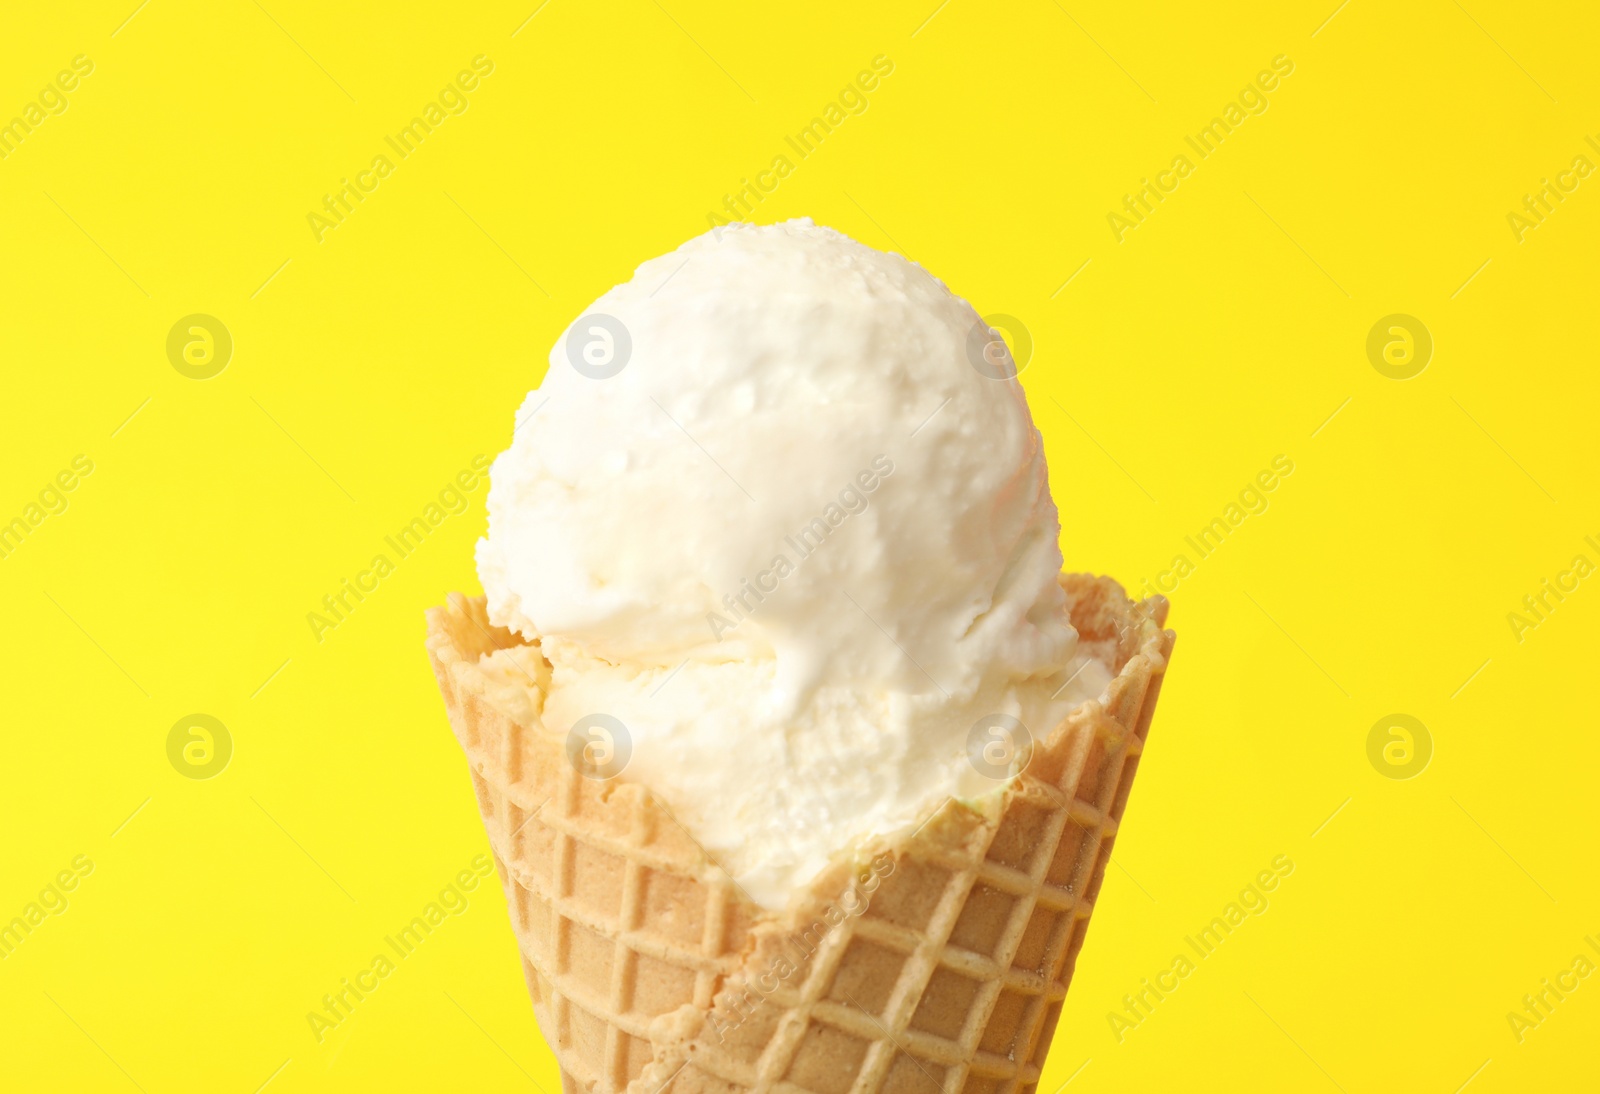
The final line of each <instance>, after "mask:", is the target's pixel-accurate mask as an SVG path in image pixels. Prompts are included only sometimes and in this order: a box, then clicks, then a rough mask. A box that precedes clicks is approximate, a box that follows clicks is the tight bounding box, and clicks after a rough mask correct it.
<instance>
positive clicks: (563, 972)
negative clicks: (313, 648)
mask: <svg viewBox="0 0 1600 1094" xmlns="http://www.w3.org/2000/svg"><path fill="white" fill-rule="evenodd" d="M1061 583H1062V587H1063V588H1064V589H1065V590H1066V592H1067V598H1068V602H1069V607H1070V611H1071V616H1072V623H1073V625H1074V626H1075V627H1077V629H1078V632H1079V635H1080V642H1081V647H1080V648H1084V649H1087V650H1088V651H1090V652H1092V653H1095V654H1096V655H1097V656H1099V657H1100V658H1101V659H1102V660H1103V661H1105V662H1106V663H1107V664H1108V665H1109V666H1110V667H1111V668H1112V669H1113V671H1115V672H1116V678H1115V679H1114V680H1113V681H1112V683H1111V685H1110V687H1109V689H1108V693H1107V696H1106V698H1107V701H1106V703H1105V704H1104V706H1101V705H1100V704H1099V703H1087V704H1085V705H1084V706H1082V707H1080V708H1079V709H1078V710H1077V711H1075V712H1074V713H1073V714H1072V715H1070V716H1069V717H1068V718H1067V719H1066V720H1065V721H1064V722H1062V724H1061V725H1060V726H1058V727H1057V728H1056V729H1055V730H1054V732H1052V733H1051V734H1050V735H1049V737H1048V738H1047V739H1046V740H1044V741H1042V742H1037V743H1035V745H1034V749H1033V756H1032V759H1031V761H1030V762H1029V763H1028V766H1027V768H1026V770H1025V771H1024V772H1023V774H1022V775H1020V776H1018V777H1017V778H1015V779H1013V780H1012V781H1011V782H1009V783H1007V784H1006V785H1005V787H1004V788H1003V789H1000V790H997V791H996V792H995V793H993V794H990V795H987V796H985V797H983V798H981V799H978V800H976V801H973V802H958V801H956V800H954V799H951V800H947V801H946V802H944V803H942V804H941V805H940V806H938V807H937V808H935V809H934V810H932V811H931V813H930V815H929V816H928V817H927V818H926V819H925V820H924V821H923V822H922V825H921V827H920V828H917V829H916V830H914V831H912V832H910V833H904V832H902V833H899V834H897V835H894V836H892V837H885V838H880V839H877V840H875V841H873V842H871V843H869V844H868V845H866V846H864V847H861V848H858V849H855V850H854V851H853V852H852V853H851V854H849V855H848V856H844V855H842V856H841V857H840V859H839V860H837V861H836V862H835V863H834V864H833V865H832V866H831V867H830V868H829V869H827V870H826V871H824V873H823V874H822V876H820V877H819V878H818V879H817V880H816V881H815V882H814V883H813V884H812V885H811V886H810V887H809V889H808V890H807V892H806V893H804V894H801V895H800V897H799V898H798V899H797V900H796V901H795V902H794V903H793V904H792V905H791V907H790V908H789V909H788V910H787V911H786V912H784V913H782V914H779V913H773V912H769V911H767V910H766V909H763V908H761V907H760V906H758V905H756V904H754V903H753V902H752V901H750V900H749V899H748V898H747V897H746V896H745V895H744V894H743V893H742V892H741V891H740V890H739V888H738V887H737V885H736V884H735V883H734V882H733V880H732V879H731V878H730V877H729V876H728V875H727V873H726V872H725V871H723V870H722V869H721V868H720V867H719V866H718V865H717V864H716V863H715V862H714V861H712V860H711V859H710V858H709V857H708V856H707V855H706V854H705V852H704V851H703V850H702V849H701V848H700V847H699V846H698V845H697V844H696V843H695V841H694V840H693V838H691V836H690V835H689V833H688V832H687V831H686V830H685V829H684V828H683V827H682V826H681V825H680V824H679V823H678V822H677V821H676V820H675V819H674V818H673V816H672V814H671V813H670V812H669V811H668V810H667V809H666V808H665V807H664V806H663V805H661V804H660V803H659V802H657V801H656V800H655V799H654V798H653V797H651V795H650V794H649V792H648V791H647V790H646V789H645V788H644V787H642V786H640V785H638V784H635V783H629V782H626V781H623V780H621V779H611V780H606V781H601V780H598V779H594V778H589V777H584V776H583V775H580V774H579V772H578V770H577V768H576V767H575V766H574V765H573V764H572V763H569V762H568V759H567V756H566V754H565V750H564V747H563V743H562V742H561V741H560V740H559V739H558V738H556V737H553V736H551V735H550V734H548V733H547V732H545V731H543V730H542V729H539V728H537V727H536V726H535V725H534V724H533V722H534V719H533V718H532V717H531V710H532V707H531V705H530V704H529V702H528V698H527V691H528V689H529V688H530V687H531V688H538V687H540V686H542V685H543V684H545V683H547V682H548V679H549V677H548V668H547V666H546V665H545V664H544V662H543V660H542V658H541V657H540V656H538V647H537V644H533V645H529V644H527V643H525V642H524V641H523V640H522V638H521V637H520V636H518V635H515V634H513V633H511V632H509V631H507V630H504V629H502V628H498V627H494V626H491V625H490V623H489V621H488V617H487V613H486V611H485V607H484V601H483V598H482V597H478V598H474V599H468V598H466V597H463V596H461V595H460V594H452V595H451V597H450V601H449V604H448V605H447V606H445V607H443V608H434V609H432V610H430V611H429V612H428V643H427V644H428V653H429V656H430V658H431V659H432V662H433V668H434V673H435V675H436V676H437V677H438V680H439V689H440V691H441V692H442V693H443V695H444V700H445V705H446V707H447V708H448V710H449V714H450V722H451V725H452V727H453V728H454V729H455V733H456V736H457V737H458V738H459V739H460V741H461V745H462V748H463V749H464V750H465V751H466V754H467V759H468V762H469V765H470V767H471V770H472V781H473V785H474V787H475V788H476V790H477V794H478V805H479V809H480V811H481V812H482V814H483V823H484V826H485V828H486V829H487V830H488V834H489V842H490V845H491V847H492V848H493V850H494V857H495V863H496V865H497V866H498V868H499V871H500V879H501V881H502V883H503V884H504V886H505V891H506V898H507V903H508V904H509V905H510V907H511V917H512V925H513V927H514V929H515V931H516V936H517V941H518V944H519V948H520V950H521V953H522V967H523V972H524V975H525V976H526V977H527V981H528V989H529V991H530V992H531V993H532V996H533V1004H534V1012H535V1014H536V1015H537V1017H538V1020H539V1028H540V1030H541V1031H542V1032H543V1033H544V1035H545V1038H546V1040H548V1041H549V1043H550V1046H551V1047H552V1048H553V1049H554V1051H555V1053H556V1057H557V1059H558V1060H559V1061H560V1064H561V1068H562V1076H563V1082H564V1084H565V1085H566V1086H567V1088H568V1092H569V1094H580V1092H581V1094H624V1092H625V1094H663V1092H664V1091H666V1090H667V1088H668V1087H670V1088H671V1094H701V1092H706V1094H735V1092H738V1091H743V1090H752V1091H760V1092H763V1094H765V1092H767V1091H774V1092H777V1094H803V1092H805V1094H880V1092H881V1094H937V1092H939V1091H943V1094H957V1092H959V1091H973V1092H979V1094H1015V1092H1021V1091H1031V1090H1032V1088H1033V1086H1034V1084H1035V1083H1037V1081H1038V1078H1039V1069H1040V1067H1041V1065H1042V1064H1043V1063H1044V1058H1045V1054H1046V1053H1047V1052H1048V1050H1049V1047H1050V1039H1051V1035H1052V1033H1053V1032H1054V1029H1055V1023H1056V1017H1057V1015H1058V1014H1059V1012H1060V1009H1061V1000H1062V999H1063V998H1064V997H1065V995H1066V990H1067V983H1068V982H1069V981H1070V979H1071V977H1072V968H1073V964H1074V962H1075V960H1076V957H1077V953H1078V950H1079V948H1080V947H1081V946H1082V945H1083V938H1084V932H1085V930H1086V929H1087V927H1088V922H1089V915H1090V913H1091V911H1093V902H1094V899H1095V896H1096V894H1097V893H1098V892H1099V888H1100V882H1101V879H1102V877H1103V875H1104V872H1105V866H1106V861H1107V859H1108V857H1109V855H1110V850H1111V843H1112V840H1113V838H1114V837H1115V835H1116V831H1117V825H1118V822H1119V820H1120V819H1121V816H1122V811H1123V808H1124V806H1125V805H1126V804H1127V799H1128V789H1129V786H1130V785H1131V783H1132V779H1133V773H1134V769H1135V768H1136V767H1137V766H1138V758H1139V754H1140V751H1141V749H1142V747H1143V743H1144V737H1145V733H1146V731H1147V729H1148V727H1149V725H1150V718H1151V715H1152V714H1153V713H1154V710H1155V704H1156V696H1157V694H1158V692H1159V691H1160V686H1161V679H1162V673H1163V672H1164V671H1165V669H1166V664H1167V658H1168V657H1169V656H1170V654H1171V651H1172V643H1173V641H1174V638H1175V636H1174V634H1173V633H1172V632H1171V631H1163V630H1162V629H1161V627H1162V624H1163V623H1164V622H1165V619H1166V601H1165V600H1163V599H1160V598H1155V599H1152V600H1148V601H1145V602H1143V603H1139V604H1135V603H1134V602H1132V601H1130V600H1129V599H1128V598H1127V597H1126V595H1124V593H1123V591H1122V587H1121V586H1119V585H1118V584H1117V583H1116V582H1114V581H1111V580H1110V579H1109V578H1097V577H1090V576H1086V575H1077V574H1066V575H1062V578H1061ZM519 647H520V648H521V649H520V650H519V652H518V654H517V655H516V660H517V666H516V671H517V672H521V673H522V675H523V676H524V677H525V679H510V678H508V675H507V673H506V671H505V670H504V668H500V669H497V670H495V671H492V672H486V671H484V669H483V667H482V666H481V665H480V659H481V658H482V657H483V656H484V655H485V654H488V653H490V652H492V651H494V650H496V649H518V648H519ZM501 660H503V659H496V661H501Z"/></svg>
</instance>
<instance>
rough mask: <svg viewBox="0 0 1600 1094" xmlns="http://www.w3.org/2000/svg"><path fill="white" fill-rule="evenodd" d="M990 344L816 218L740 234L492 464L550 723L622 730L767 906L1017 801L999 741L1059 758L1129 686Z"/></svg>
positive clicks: (493, 566) (648, 310)
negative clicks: (1098, 651)
mask: <svg viewBox="0 0 1600 1094" xmlns="http://www.w3.org/2000/svg"><path fill="white" fill-rule="evenodd" d="M597 314H598V315H601V316H609V317H612V320H614V321H615V322H612V321H611V320H605V319H595V318H594V317H595V316H596V315H597ZM978 323H979V320H978V316H977V314H976V313H975V312H974V311H973V309H972V308H971V306H970V305H968V304H967V303H966V301H964V300H962V299H960V298H959V297H956V296H954V295H952V294H951V293H950V291H949V290H948V289H947V288H945V286H944V285H943V283H941V282H940V281H938V280H937V279H936V278H934V277H932V276H930V275H929V274H928V273H927V272H926V271H924V270H923V269H921V268H920V267H918V266H916V265H913V264H912V263H910V262H907V261H906V260H905V259H903V258H901V257H899V256H898V255H890V254H884V253H882V252H880V251H875V250H873V249H871V248H869V247H866V246H863V245H862V244H860V243H856V242H854V241H853V240H851V239H849V238H847V237H845V236H843V235H841V234H839V233H838V232H835V231H832V230H830V229H827V228H819V227H816V226H814V225H812V224H811V223H810V221H805V220H802V221H792V222H790V223H787V224H779V225H772V226H768V227H751V226H734V227H730V228H724V229H721V230H720V231H718V232H716V233H708V234H706V235H704V236H701V237H699V238H697V239H693V240H690V241H689V242H688V243H686V244H684V245H683V246H682V247H680V248H679V249H678V250H677V251H675V252H673V253H671V254H668V255H663V256H662V257H660V258H656V259H652V260H651V261H649V262H646V263H644V264H643V265H642V266H640V267H639V269H638V270H637V271H636V272H635V274H634V276H633V280H631V281H629V282H628V283H626V284H623V285H619V286H617V287H616V288H614V289H612V290H611V291H610V292H608V293H606V294H605V295H604V296H602V297H601V298H600V299H599V300H597V301H595V303H594V304H593V305H592V306H591V307H590V308H589V309H588V310H587V312H585V316H584V317H583V318H581V319H580V320H578V321H576V322H575V323H574V325H573V329H572V330H570V331H569V332H568V335H564V336H563V337H562V339H561V340H560V341H559V342H558V343H557V344H556V346H555V348H554V349H553V350H552V351H551V353H550V368H549V372H548V374H547V375H546V377H545V380H544V382H543V384H541V385H540V387H539V388H538V389H537V390H535V391H533V392H532V393H531V394H530V395H529V396H528V399H527V401H526V402H525V403H524V404H523V407H522V409H521V410H520V411H519V413H518V415H517V427H516V435H515V440H514V441H513V443H512V446H511V448H510V449H509V450H508V451H506V452H505V453H503V454H502V455H501V456H500V457H499V459H497V460H496V461H495V464H494V468H493V471H492V474H491V486H490V489H489V502H488V504H489V535H488V538H487V539H484V540H482V541H480V542H479V544H478V571H479V575H480V577H481V579H482V581H483V587H484V590H485V592H486V593H487V595H488V602H489V611H490V616H491V618H492V619H493V621H494V622H496V623H498V624H501V625H505V626H509V627H512V628H513V629H515V630H517V631H519V632H521V633H522V634H523V635H525V636H527V637H529V638H535V637H537V638H538V639H540V641H541V642H542V644H543V648H544V651H545V656H546V657H547V658H548V659H549V660H550V662H551V664H552V666H553V673H552V680H553V683H552V685H551V687H550V689H549V694H548V695H547V696H546V697H545V699H544V703H543V708H542V719H543V723H544V726H545V728H546V729H547V730H548V731H550V732H552V733H555V734H561V735H563V736H564V735H565V734H567V732H568V730H569V729H570V727H572V726H573V724H574V723H577V722H579V721H580V719H582V718H584V717H585V716H587V715H590V714H595V713H603V714H606V715H610V716H611V717H613V718H616V719H619V720H620V721H621V722H622V723H623V725H624V726H625V727H626V733H627V738H628V742H629V744H630V745H631V756H630V758H629V760H628V763H627V766H626V767H625V769H624V770H623V771H622V773H621V774H620V775H619V776H618V777H620V778H622V779H625V780H631V781H637V782H640V783H643V784H644V785H646V786H648V787H649V788H650V789H651V790H652V791H653V792H654V793H655V794H656V796H657V797H659V798H660V799H662V800H663V801H664V802H665V803H666V804H667V805H668V806H669V807H670V808H671V809H672V811H673V812H674V814H675V815H676V816H677V817H678V819H679V820H680V821H681V822H682V823H683V824H684V825H685V826H686V827H687V828H688V830H689V831H690V832H691V833H692V834H693V835H694V837H695V838H696V839H697V840H699V841H700V843H701V844H702V845H703V846H704V847H705V848H706V850H707V851H708V852H709V853H710V854H711V855H712V856H713V857H714V858H715V859H716V860H717V861H718V862H720V863H721V864H722V866H724V867H725V868H726V869H727V870H728V871H729V872H730V873H731V874H732V875H733V876H734V877H735V878H736V879H737V880H738V882H739V883H740V884H741V885H742V886H743V887H744V888H745V890H746V891H747V892H748V893H749V894H750V895H751V896H752V897H754V898H755V899H756V900H758V901H759V902H761V903H762V904H764V905H766V906H768V907H773V908H778V907H782V906H783V905H784V904H785V903H786V902H787V901H788V899H789V897H790V894H791V893H792V892H793V891H794V890H795V889H796V888H798V887H801V886H804V885H805V884H806V883H807V882H808V881H810V880H811V878H812V877H813V876H815V874H816V873H817V872H818V870H819V869H820V868H821V867H822V866H823V865H824V864H825V863H826V862H827V860H828V859H829V858H830V856H832V855H834V854H836V853H838V852H840V851H841V850H843V849H845V848H847V847H848V846H849V845H850V844H851V843H852V842H853V841H855V840H857V839H859V838H862V837H865V836H869V835H873V834H879V833H887V832H891V831H893V830H895V829H898V828H901V827H903V826H905V825H907V824H911V823H913V822H915V821H916V820H917V819H918V816H919V814H920V813H922V812H923V811H924V809H925V807H926V806H927V805H928V804H929V803H930V802H931V801H933V800H942V799H943V798H944V797H945V796H947V795H955V796H958V797H973V796H976V795H979V794H982V793H984V792H986V791H989V790H993V789H995V788H996V787H997V786H998V785H999V783H998V782H997V781H996V780H995V777H994V775H995V772H994V769H993V768H992V767H990V768H988V771H987V773H985V772H982V771H979V770H978V768H977V767H975V766H974V764H973V763H972V762H971V761H970V760H969V756H968V738H969V734H970V732H971V731H972V729H973V726H974V724H975V723H976V722H978V721H979V720H980V719H985V718H991V717H992V716H993V715H995V714H997V713H998V714H1006V715H1010V716H1012V717H1015V718H1017V719H1019V720H1020V721H1021V722H1022V723H1023V724H1024V725H1025V726H1027V727H1028V728H1029V729H1030V730H1031V732H1032V734H1033V735H1034V736H1035V737H1036V738H1037V737H1043V736H1044V735H1045V734H1047V733H1048V732H1049V730H1050V729H1051V728H1052V727H1053V726H1054V725H1055V724H1056V723H1057V722H1059V720H1060V719H1061V718H1062V717H1063V716H1064V715H1065V714H1066V713H1067V712H1068V711H1069V710H1070V709H1071V708H1072V707H1073V706H1075V705H1076V704H1077V703H1079V702H1081V701H1082V700H1083V699H1085V698H1090V697H1093V696H1095V695H1098V694H1099V693H1100V691H1101V689H1102V687H1103V686H1104V685H1105V683H1106V681H1107V675H1106V672H1105V669H1104V668H1103V667H1102V666H1101V665H1100V664H1099V663H1098V662H1090V661H1088V660H1087V659H1086V658H1085V657H1082V656H1079V655H1077V654H1076V653H1075V646H1076V643H1077V635H1076V633H1075V632H1074V631H1073V629H1072V627H1071V626H1070V624H1069V623H1068V621H1067V618H1066V614H1065V610H1064V603H1063V597H1062V593H1061V591H1060V589H1059V588H1058V586H1057V584H1056V575H1057V573H1058V572H1059V571H1060V570H1061V553H1060V550H1059V548H1058V546H1057V537H1058V535H1059V531H1060V529H1059V521H1058V518H1057V514H1056V507H1055V505H1054V503H1053V502H1052V501H1051V498H1050V492H1049V488H1048V482H1047V477H1046V472H1045V462H1044V452H1043V449H1042V447H1041V444H1040V439H1039V434H1038V432H1037V431H1036V430H1035V429H1034V427H1033V421H1032V419H1031V417H1030V416H1029V413H1028V407H1027V404H1026V403H1025V402H1024V400H1023V395H1022V389H1021V387H1020V386H1019V385H1018V384H1017V382H1016V380H1015V379H993V378H990V376H986V375H984V374H983V373H982V372H980V370H979V369H978V368H977V367H975V366H974V362H973V360H972V357H971V354H972V352H973V351H972V350H970V349H969V346H971V345H972V344H973V342H972V340H971V339H972V331H973V328H974V327H975V326H976V325H978ZM608 324H609V326H608ZM619 324H620V325H619ZM624 332H625V333H624ZM983 341H984V339H983V338H981V337H980V338H979V339H978V343H977V344H979V345H981V344H982V342H983ZM569 343H570V345H571V347H572V349H571V351H570V353H569ZM574 360H576V362H577V364H576V365H575V364H574ZM980 363H981V362H980ZM619 366H620V367H619ZM580 368H581V370H582V371H580ZM991 374H992V369H991ZM1074 675H1075V678H1073V677H1074ZM1069 678H1073V679H1071V681H1070V683H1069V682H1068V681H1069ZM1063 685H1066V686H1065V689H1064V690H1063ZM986 739H987V735H986ZM997 758H998V759H999V760H1000V761H1001V762H1002V763H1004V762H1006V759H1007V757H1006V755H1005V751H1004V749H1003V747H1000V746H998V745H995V746H991V749H990V752H989V753H988V757H987V759H985V761H984V763H983V764H982V765H980V766H986V767H987V765H988V762H989V761H992V760H995V759H997Z"/></svg>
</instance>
